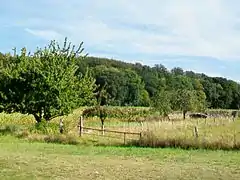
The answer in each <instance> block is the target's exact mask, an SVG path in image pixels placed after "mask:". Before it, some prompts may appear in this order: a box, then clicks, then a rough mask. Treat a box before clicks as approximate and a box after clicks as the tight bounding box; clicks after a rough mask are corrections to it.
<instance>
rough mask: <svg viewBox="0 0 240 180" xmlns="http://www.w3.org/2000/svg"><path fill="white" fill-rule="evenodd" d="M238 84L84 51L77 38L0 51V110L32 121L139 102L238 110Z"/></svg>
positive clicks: (160, 107)
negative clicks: (31, 48) (88, 108)
mask: <svg viewBox="0 0 240 180" xmlns="http://www.w3.org/2000/svg"><path fill="white" fill-rule="evenodd" d="M239 103H240V85H239V84H238V83H237V82H234V81H232V80H228V79H225V78H222V77H209V76H207V75H205V74H199V73H194V72H192V71H183V69H181V68H179V67H176V68H173V69H171V70H168V69H167V68H166V67H165V66H164V65H162V64H157V65H155V66H153V67H150V66H147V65H142V64H139V63H135V64H133V63H126V62H123V61H119V60H114V59H106V58H98V57H91V56H87V54H85V53H84V48H83V43H80V45H79V46H75V45H72V44H71V42H68V41H67V39H65V42H64V44H63V46H62V47H61V45H60V44H58V43H57V42H56V41H51V42H50V44H49V45H48V46H46V47H45V48H42V49H41V48H37V49H36V50H35V51H34V52H33V53H30V52H28V51H27V49H26V48H22V49H21V52H20V53H17V52H16V49H15V50H14V52H13V54H10V53H6V54H3V53H0V112H2V111H4V112H9V113H10V112H20V113H28V114H32V115H33V116H34V117H35V119H36V121H37V122H40V121H41V120H42V119H46V120H50V119H52V118H54V117H55V116H59V115H65V114H69V113H70V112H71V111H72V110H73V109H75V108H78V107H80V106H94V105H100V106H104V105H108V106H145V107H149V106H151V107H154V108H155V109H156V110H157V111H159V112H160V113H161V114H162V115H167V114H168V113H169V112H171V111H174V110H181V111H183V116H184V117H185V114H186V112H187V111H204V110H205V109H206V108H214V109H238V108H239Z"/></svg>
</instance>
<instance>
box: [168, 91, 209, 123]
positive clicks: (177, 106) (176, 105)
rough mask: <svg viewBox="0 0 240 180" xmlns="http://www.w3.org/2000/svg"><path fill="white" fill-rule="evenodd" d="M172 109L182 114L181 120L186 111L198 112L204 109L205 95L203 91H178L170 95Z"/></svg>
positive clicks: (184, 116)
mask: <svg viewBox="0 0 240 180" xmlns="http://www.w3.org/2000/svg"><path fill="white" fill-rule="evenodd" d="M172 94H173V96H172V97H173V98H172V103H171V104H172V108H173V109H174V110H181V111H182V112H183V119H185V118H186V113H187V112H188V111H198V110H203V109H204V108H205V98H206V96H205V94H204V92H203V91H195V90H192V91H191V90H186V89H179V90H177V91H175V92H173V93H172Z"/></svg>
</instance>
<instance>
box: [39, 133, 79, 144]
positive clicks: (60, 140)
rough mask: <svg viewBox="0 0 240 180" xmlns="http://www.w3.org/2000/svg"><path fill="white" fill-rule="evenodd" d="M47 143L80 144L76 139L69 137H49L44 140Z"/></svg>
mask: <svg viewBox="0 0 240 180" xmlns="http://www.w3.org/2000/svg"><path fill="white" fill-rule="evenodd" d="M44 141H45V142H47V143H58V144H72V145H77V144H78V143H79V142H78V140H77V138H76V137H74V136H69V135H49V136H46V137H45V138H44Z"/></svg>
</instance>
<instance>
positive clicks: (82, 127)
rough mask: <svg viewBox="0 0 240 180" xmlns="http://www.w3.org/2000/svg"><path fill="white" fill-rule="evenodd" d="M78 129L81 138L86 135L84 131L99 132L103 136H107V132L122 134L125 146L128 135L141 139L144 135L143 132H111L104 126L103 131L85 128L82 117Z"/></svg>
mask: <svg viewBox="0 0 240 180" xmlns="http://www.w3.org/2000/svg"><path fill="white" fill-rule="evenodd" d="M78 127H79V135H80V136H83V135H84V130H92V131H98V132H101V133H102V136H105V132H109V133H114V134H122V135H123V142H124V144H126V139H127V135H134V136H137V137H138V138H139V139H141V138H142V133H141V132H127V131H116V130H109V129H105V128H104V126H102V128H101V129H98V128H93V127H85V126H84V120H83V117H82V116H81V117H80V120H79V126H78ZM105 137H107V136H105Z"/></svg>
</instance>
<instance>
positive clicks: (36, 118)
mask: <svg viewBox="0 0 240 180" xmlns="http://www.w3.org/2000/svg"><path fill="white" fill-rule="evenodd" d="M33 116H34V118H35V120H36V121H37V123H40V122H41V121H42V118H41V117H40V116H38V115H37V114H33Z"/></svg>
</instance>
